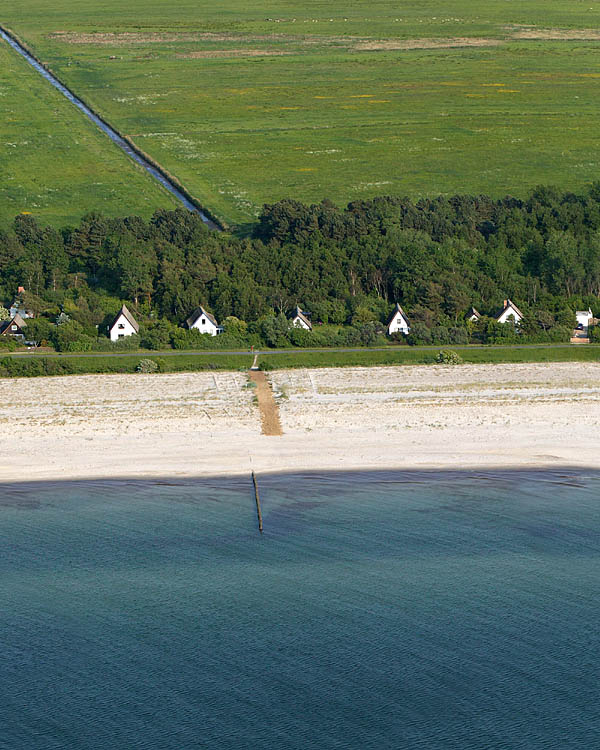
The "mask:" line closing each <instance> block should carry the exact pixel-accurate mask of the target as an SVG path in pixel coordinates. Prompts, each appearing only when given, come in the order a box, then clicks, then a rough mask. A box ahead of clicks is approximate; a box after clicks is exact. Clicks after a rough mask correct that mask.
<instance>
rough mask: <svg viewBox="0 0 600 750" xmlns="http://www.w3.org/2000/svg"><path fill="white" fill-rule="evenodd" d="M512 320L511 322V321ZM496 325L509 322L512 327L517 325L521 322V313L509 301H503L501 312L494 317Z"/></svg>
mask: <svg viewBox="0 0 600 750" xmlns="http://www.w3.org/2000/svg"><path fill="white" fill-rule="evenodd" d="M511 318H512V321H511ZM496 320H497V322H498V323H508V322H509V321H511V322H512V323H513V324H514V325H518V324H519V323H520V322H521V321H522V320H523V313H522V312H521V311H520V310H519V308H518V307H517V306H516V305H515V304H514V302H511V300H509V299H505V300H504V305H503V307H502V310H500V312H499V313H498V315H496Z"/></svg>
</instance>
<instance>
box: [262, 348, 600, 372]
mask: <svg viewBox="0 0 600 750" xmlns="http://www.w3.org/2000/svg"><path fill="white" fill-rule="evenodd" d="M455 351H457V353H458V354H459V356H460V357H461V359H462V360H463V362H464V363H465V364H493V363H500V362H598V361H600V346H592V345H582V346H572V347H568V346H563V347H558V346H557V347H553V346H547V347H541V346H540V347H531V348H518V347H517V348H515V347H500V346H499V347H473V348H465V349H456V350H455ZM438 352H439V349H438V348H427V349H425V348H418V347H414V348H410V349H409V348H408V347H407V348H401V349H396V350H393V351H379V350H369V349H365V350H364V351H354V352H297V353H292V352H289V353H288V352H285V353H273V354H268V353H267V354H261V355H260V357H259V366H260V367H261V369H263V370H282V369H287V368H297V367H359V366H360V367H371V366H376V365H430V364H434V363H435V359H436V356H437V354H438Z"/></svg>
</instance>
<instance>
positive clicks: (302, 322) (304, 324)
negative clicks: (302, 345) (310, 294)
mask: <svg viewBox="0 0 600 750" xmlns="http://www.w3.org/2000/svg"><path fill="white" fill-rule="evenodd" d="M290 320H291V321H292V325H293V326H295V327H296V328H304V330H305V331H312V323H311V322H310V320H309V319H308V316H307V313H305V312H302V310H301V309H300V308H299V307H298V306H296V309H295V310H294V312H293V313H292V314H291V316H290Z"/></svg>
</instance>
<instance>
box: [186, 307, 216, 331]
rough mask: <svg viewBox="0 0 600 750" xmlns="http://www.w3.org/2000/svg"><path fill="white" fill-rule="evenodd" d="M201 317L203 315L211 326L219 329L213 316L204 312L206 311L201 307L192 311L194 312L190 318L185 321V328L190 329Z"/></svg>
mask: <svg viewBox="0 0 600 750" xmlns="http://www.w3.org/2000/svg"><path fill="white" fill-rule="evenodd" d="M201 315H205V316H206V317H207V318H208V319H209V320H210V322H211V323H212V324H213V325H215V326H217V328H218V327H219V324H218V323H217V319H216V318H215V316H214V315H213V314H212V313H209V312H206V310H205V309H204V308H203V307H202V305H200V307H197V308H196V309H195V310H194V312H193V313H192V314H191V315H190V317H189V318H187V319H186V321H185V324H186V326H187V327H188V328H191V327H192V326H193V325H194V323H195V322H196V321H197V320H198V318H199V317H200V316H201Z"/></svg>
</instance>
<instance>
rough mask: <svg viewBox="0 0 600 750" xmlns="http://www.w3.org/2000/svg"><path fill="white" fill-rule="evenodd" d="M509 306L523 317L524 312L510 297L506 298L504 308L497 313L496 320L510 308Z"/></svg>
mask: <svg viewBox="0 0 600 750" xmlns="http://www.w3.org/2000/svg"><path fill="white" fill-rule="evenodd" d="M509 308H510V309H511V310H514V311H515V312H516V313H517V315H518V316H519V317H520V318H522V317H523V313H522V312H521V311H520V310H519V308H518V307H517V306H516V305H515V303H514V302H512V301H511V300H510V299H507V300H504V305H503V306H502V309H501V310H500V312H499V313H498V314H497V315H496V320H498V318H499V317H500V316H501V315H502V313H503V312H505V311H506V310H508V309H509Z"/></svg>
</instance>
